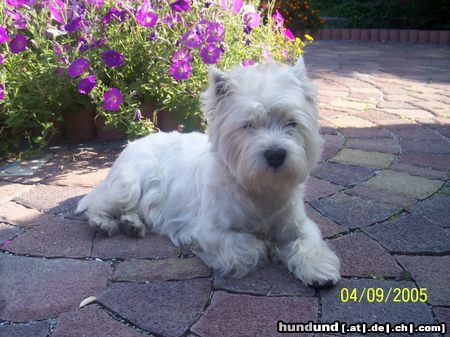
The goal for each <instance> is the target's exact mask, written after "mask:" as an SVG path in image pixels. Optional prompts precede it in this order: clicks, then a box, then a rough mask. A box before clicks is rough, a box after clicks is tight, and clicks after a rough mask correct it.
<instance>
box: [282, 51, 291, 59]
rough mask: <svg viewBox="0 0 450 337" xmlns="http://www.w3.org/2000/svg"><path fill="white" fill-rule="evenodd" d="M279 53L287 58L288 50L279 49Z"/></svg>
mask: <svg viewBox="0 0 450 337" xmlns="http://www.w3.org/2000/svg"><path fill="white" fill-rule="evenodd" d="M281 55H283V57H284V58H285V59H288V58H289V53H288V51H287V50H286V49H283V50H282V51H281Z"/></svg>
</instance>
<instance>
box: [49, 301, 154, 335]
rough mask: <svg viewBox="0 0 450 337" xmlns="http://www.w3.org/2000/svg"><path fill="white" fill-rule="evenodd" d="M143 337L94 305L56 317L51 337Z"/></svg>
mask: <svg viewBox="0 0 450 337" xmlns="http://www.w3.org/2000/svg"><path fill="white" fill-rule="evenodd" d="M85 336H95V337H111V336H120V337H143V336H147V335H144V334H143V333H140V332H139V331H137V330H136V329H134V328H132V327H130V326H127V325H125V324H123V323H120V322H118V321H116V320H114V319H113V318H111V316H109V315H108V314H107V313H106V312H104V311H103V310H101V309H100V308H98V307H97V306H94V305H89V306H87V307H84V308H83V309H80V310H76V311H71V312H65V313H63V314H61V315H60V316H59V317H58V321H57V324H56V328H55V330H53V333H52V337H85Z"/></svg>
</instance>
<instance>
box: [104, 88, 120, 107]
mask: <svg viewBox="0 0 450 337" xmlns="http://www.w3.org/2000/svg"><path fill="white" fill-rule="evenodd" d="M120 104H122V93H121V92H120V90H119V89H117V88H111V89H109V90H108V91H107V92H105V94H104V95H103V108H104V109H105V110H109V111H115V110H118V109H119V106H120Z"/></svg>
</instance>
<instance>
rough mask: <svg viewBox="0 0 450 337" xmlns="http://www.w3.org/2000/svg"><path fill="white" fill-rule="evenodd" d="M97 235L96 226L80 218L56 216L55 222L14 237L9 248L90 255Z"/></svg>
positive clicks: (31, 252) (32, 253)
mask: <svg viewBox="0 0 450 337" xmlns="http://www.w3.org/2000/svg"><path fill="white" fill-rule="evenodd" d="M94 234H95V231H94V230H93V229H91V228H89V227H88V226H86V225H85V224H84V223H82V222H80V221H72V220H65V219H61V218H59V217H57V216H53V219H52V220H51V222H49V223H46V224H42V225H40V226H37V227H34V228H32V229H30V230H29V231H27V232H26V233H24V234H22V235H20V236H19V237H18V238H16V239H14V240H13V241H12V242H11V243H10V244H9V245H8V247H7V250H8V251H10V252H13V253H16V254H21V255H30V256H45V257H72V258H81V257H89V256H90V255H91V246H92V239H93V237H94Z"/></svg>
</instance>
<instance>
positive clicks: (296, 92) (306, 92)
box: [202, 58, 322, 191]
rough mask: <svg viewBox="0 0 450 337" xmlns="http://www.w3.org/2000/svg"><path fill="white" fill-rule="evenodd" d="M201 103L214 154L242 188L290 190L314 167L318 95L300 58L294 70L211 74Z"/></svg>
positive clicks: (317, 150) (318, 141) (279, 67)
mask: <svg viewBox="0 0 450 337" xmlns="http://www.w3.org/2000/svg"><path fill="white" fill-rule="evenodd" d="M202 102H203V109H204V112H205V114H206V118H207V123H208V134H209V140H210V142H211V144H212V148H213V151H215V152H216V153H217V155H218V158H219V160H221V161H222V162H223V163H224V164H225V166H226V167H227V168H228V170H229V172H230V173H231V174H232V175H233V176H234V177H235V178H236V180H237V181H238V182H239V183H240V184H241V185H242V186H243V187H245V188H247V189H250V190H253V191H264V190H274V189H275V190H279V189H292V188H295V187H296V186H297V185H298V184H299V183H301V182H303V181H304V180H305V179H306V177H307V176H308V174H309V172H310V170H311V169H312V168H313V167H314V166H315V165H316V163H317V162H318V160H319V157H320V150H321V144H322V139H321V137H320V135H319V132H318V123H317V117H318V116H317V102H316V91H315V88H314V86H313V85H312V83H311V81H310V79H309V78H308V77H307V75H306V71H305V65H304V62H303V59H302V58H301V59H299V60H298V61H297V63H296V64H295V65H294V66H282V65H278V64H273V63H270V64H263V65H257V66H252V67H241V66H238V67H235V68H233V69H232V70H231V71H229V72H227V73H223V72H220V71H218V70H217V69H215V68H211V69H210V74H209V87H208V89H207V90H206V91H205V92H204V93H203V95H202Z"/></svg>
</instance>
